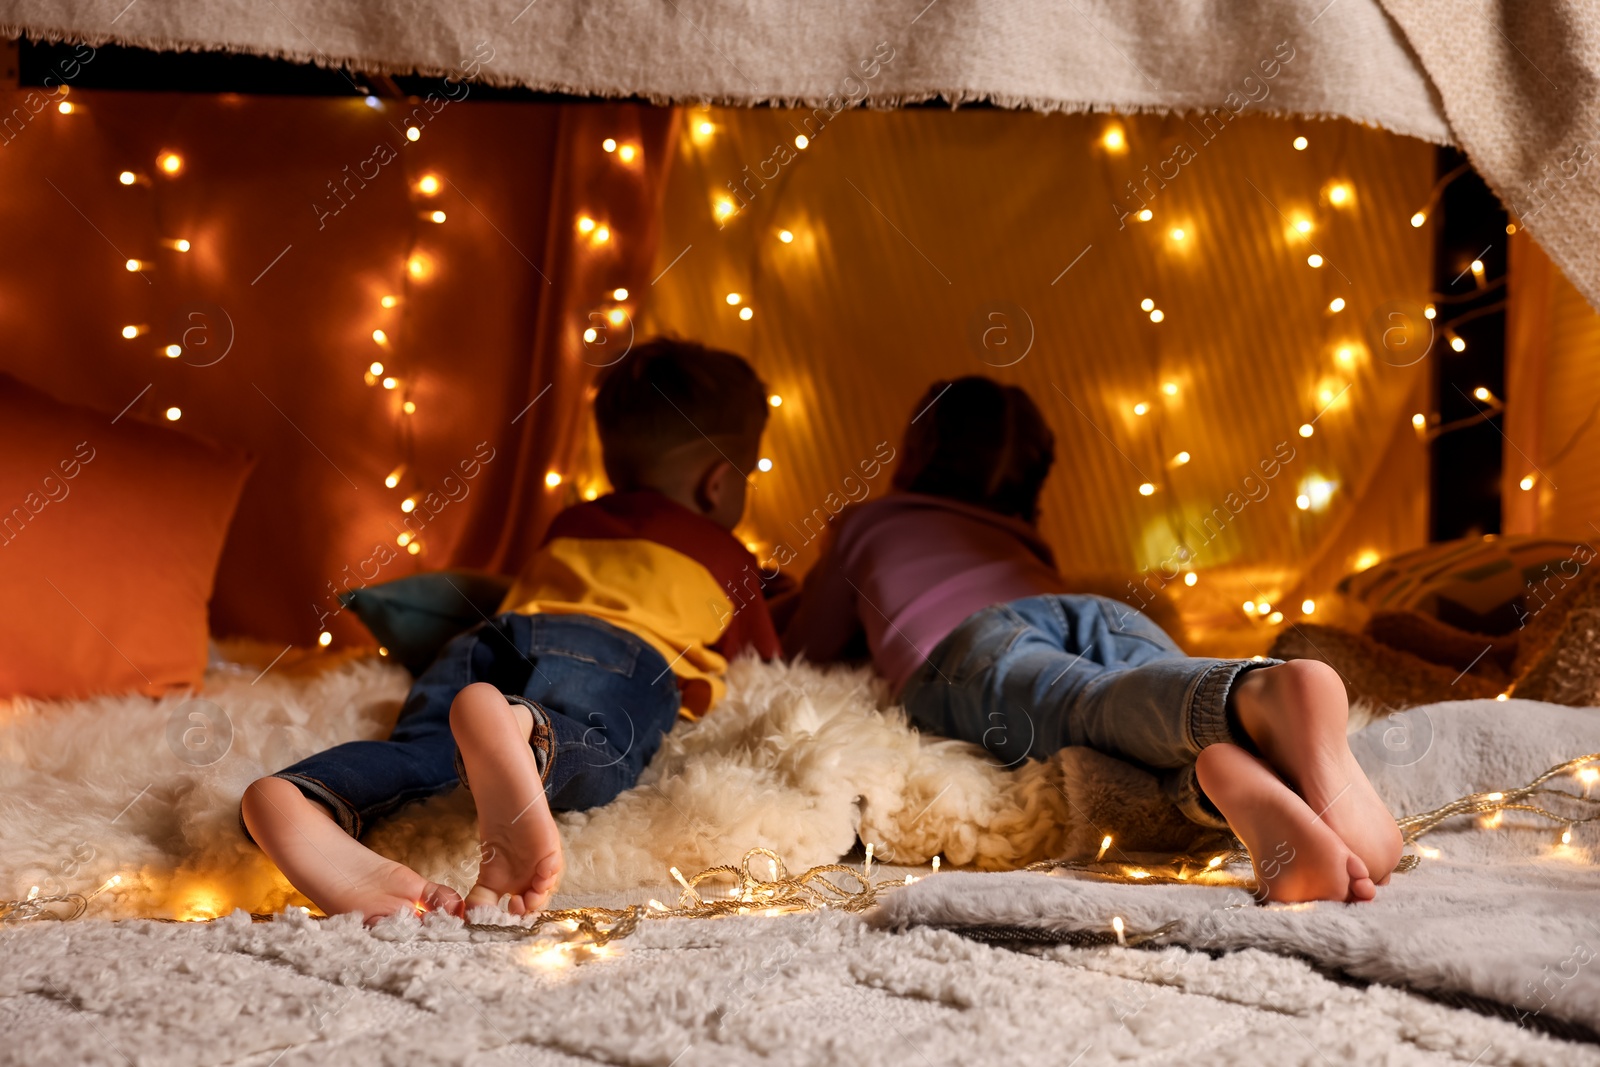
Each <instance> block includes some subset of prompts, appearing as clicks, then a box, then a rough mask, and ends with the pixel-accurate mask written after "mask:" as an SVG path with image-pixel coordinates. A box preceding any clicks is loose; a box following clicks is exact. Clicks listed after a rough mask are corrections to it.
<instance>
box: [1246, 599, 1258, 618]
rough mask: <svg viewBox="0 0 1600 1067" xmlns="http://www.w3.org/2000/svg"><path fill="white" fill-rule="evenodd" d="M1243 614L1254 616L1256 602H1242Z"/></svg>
mask: <svg viewBox="0 0 1600 1067" xmlns="http://www.w3.org/2000/svg"><path fill="white" fill-rule="evenodd" d="M1244 613H1245V614H1246V615H1254V614H1255V613H1256V602H1255V601H1254V600H1246V601H1245V602H1244Z"/></svg>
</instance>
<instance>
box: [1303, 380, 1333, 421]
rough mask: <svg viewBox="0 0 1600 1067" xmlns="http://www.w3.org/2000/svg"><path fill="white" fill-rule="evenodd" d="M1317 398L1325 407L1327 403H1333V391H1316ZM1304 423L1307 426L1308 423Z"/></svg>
mask: <svg viewBox="0 0 1600 1067" xmlns="http://www.w3.org/2000/svg"><path fill="white" fill-rule="evenodd" d="M1317 399H1318V400H1320V401H1321V402H1322V406H1323V407H1327V406H1328V405H1329V404H1331V403H1333V400H1334V392H1333V390H1332V389H1323V390H1321V391H1320V392H1318V393H1317ZM1306 425H1308V426H1309V425H1310V423H1307V424H1306Z"/></svg>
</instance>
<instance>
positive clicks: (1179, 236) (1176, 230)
mask: <svg viewBox="0 0 1600 1067" xmlns="http://www.w3.org/2000/svg"><path fill="white" fill-rule="evenodd" d="M1168 236H1170V237H1171V238H1172V239H1173V240H1174V241H1181V240H1183V239H1184V237H1185V236H1187V235H1186V234H1185V233H1184V232H1183V227H1181V226H1175V227H1173V229H1172V232H1171V233H1170V234H1169V235H1168Z"/></svg>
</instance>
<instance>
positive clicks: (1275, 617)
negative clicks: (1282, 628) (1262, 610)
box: [1267, 611, 1283, 626]
mask: <svg viewBox="0 0 1600 1067" xmlns="http://www.w3.org/2000/svg"><path fill="white" fill-rule="evenodd" d="M1282 621H1283V612H1281V611H1274V612H1273V613H1272V614H1271V615H1268V616H1267V622H1269V623H1271V624H1272V625H1273V626H1276V625H1278V624H1279V623H1280V622H1282Z"/></svg>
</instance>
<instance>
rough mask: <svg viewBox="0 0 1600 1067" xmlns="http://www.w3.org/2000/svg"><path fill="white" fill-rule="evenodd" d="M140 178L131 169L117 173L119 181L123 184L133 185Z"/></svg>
mask: <svg viewBox="0 0 1600 1067" xmlns="http://www.w3.org/2000/svg"><path fill="white" fill-rule="evenodd" d="M138 180H139V176H138V175H137V174H135V173H134V172H133V171H131V170H125V171H123V172H122V173H121V174H119V175H117V181H119V182H121V183H122V184H123V185H132V184H133V183H134V182H136V181H138Z"/></svg>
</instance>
